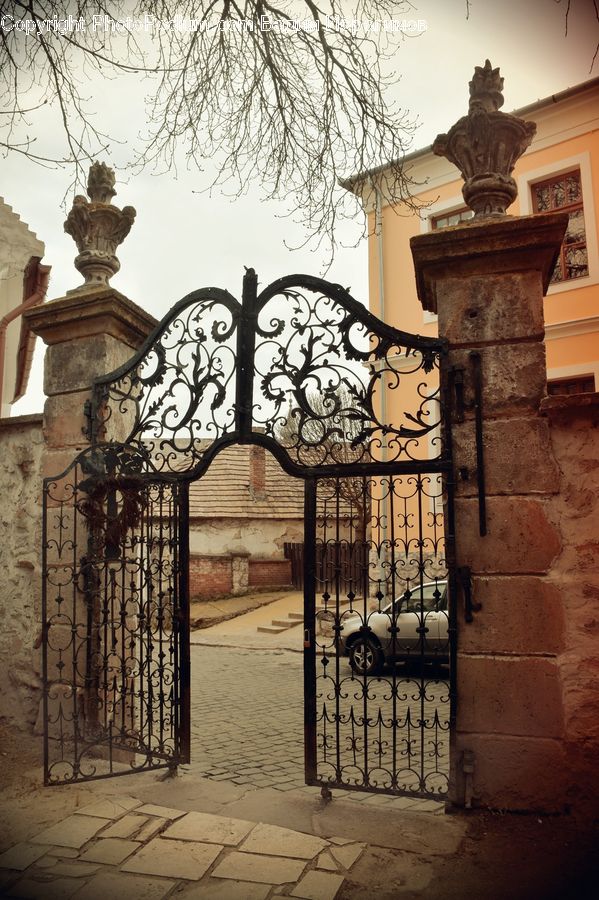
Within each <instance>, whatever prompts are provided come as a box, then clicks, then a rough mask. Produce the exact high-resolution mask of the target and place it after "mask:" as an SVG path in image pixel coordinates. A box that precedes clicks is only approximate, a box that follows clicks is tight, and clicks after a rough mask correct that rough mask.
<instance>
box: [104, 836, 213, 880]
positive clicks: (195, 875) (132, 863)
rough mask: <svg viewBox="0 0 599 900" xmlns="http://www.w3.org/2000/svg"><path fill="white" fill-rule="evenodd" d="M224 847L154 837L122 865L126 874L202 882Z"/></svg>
mask: <svg viewBox="0 0 599 900" xmlns="http://www.w3.org/2000/svg"><path fill="white" fill-rule="evenodd" d="M222 849H223V848H222V847H220V846H218V845H215V844H200V843H197V842H192V841H170V840H167V838H162V837H158V838H154V840H153V841H150V843H149V844H146V845H145V847H142V848H141V850H139V851H138V852H137V853H136V854H135V856H132V857H131V859H129V860H127V862H126V863H124V864H123V865H122V866H121V869H122V871H123V872H135V873H138V874H140V875H162V876H164V877H165V878H187V879H188V880H189V881H199V879H200V878H201V877H202V875H205V874H206V872H207V871H208V869H209V868H210V866H211V865H212V863H213V862H214V861H215V859H216V858H217V856H218V855H219V853H220V852H221V850H222Z"/></svg>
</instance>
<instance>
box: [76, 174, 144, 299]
mask: <svg viewBox="0 0 599 900" xmlns="http://www.w3.org/2000/svg"><path fill="white" fill-rule="evenodd" d="M114 184H115V177H114V171H113V170H112V169H109V168H108V166H107V165H106V164H105V163H100V162H95V163H93V165H92V166H91V167H90V170H89V176H88V179H87V195H88V197H89V201H88V200H86V198H85V197H83V196H82V195H81V194H78V195H77V196H76V197H75V198H74V200H73V207H72V209H71V211H70V212H69V214H68V216H67V220H66V222H65V223H64V230H65V231H66V232H67V234H70V235H71V237H72V238H73V240H74V241H75V243H76V244H77V249H78V250H79V255H78V256H76V257H75V268H76V269H78V271H79V272H81V274H82V275H83V277H84V278H85V281H84V283H83V284H82V285H80V286H79V287H78V288H75V290H77V291H81V290H84V289H89V288H93V287H97V288H102V287H107V286H108V282H109V280H110V278H111V277H112V276H113V275H115V274H116V272H118V271H119V269H120V267H121V264H120V263H119V261H118V259H117V257H116V255H115V254H116V248H117V247H118V246H119V244H122V242H123V241H124V240H125V238H126V237H127V235H128V234H129V232H130V230H131V226H132V225H133V220H134V219H135V215H136V213H135V210H134V208H133V207H132V206H124V207H123V209H119V208H118V207H117V206H113V205H112V203H111V200H112V198H113V197H114V195H115V194H116V191H115V190H114Z"/></svg>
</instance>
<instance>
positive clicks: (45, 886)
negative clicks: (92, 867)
mask: <svg viewBox="0 0 599 900" xmlns="http://www.w3.org/2000/svg"><path fill="white" fill-rule="evenodd" d="M80 887H81V882H80V881H79V880H78V879H77V878H56V879H53V880H52V881H39V880H37V879H35V878H22V879H21V881H19V882H17V884H15V885H14V886H13V887H11V888H10V891H9V893H8V894H6V895H5V896H8V897H19V898H21V897H22V898H26V900H67V898H69V897H72V896H73V894H74V893H75V891H78V890H79V888H80Z"/></svg>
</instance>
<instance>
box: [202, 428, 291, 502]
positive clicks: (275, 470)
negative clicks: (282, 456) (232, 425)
mask: <svg viewBox="0 0 599 900" xmlns="http://www.w3.org/2000/svg"><path fill="white" fill-rule="evenodd" d="M251 451H252V448H251V447H249V446H247V445H235V446H233V447H227V448H225V449H224V450H221V452H220V453H219V454H218V456H216V458H215V459H214V460H213V461H212V463H211V464H210V468H209V469H208V471H207V472H206V474H205V475H203V476H202V477H201V478H199V479H198V480H197V481H194V482H193V483H192V484H191V485H190V488H189V515H190V517H191V518H192V519H198V518H234V519H240V518H241V519H250V518H252V519H256V518H258V519H302V518H303V516H304V482H303V480H302V479H301V478H293V477H292V476H291V475H287V474H286V473H285V472H284V471H283V469H282V468H281V467H280V465H279V464H278V462H277V461H276V459H275V458H274V457H273V456H272V455H271V454H270V453H269V452H268V451H267V450H262V449H261V448H257V447H254V449H253V452H254V453H256V452H263V453H264V456H265V489H264V491H257V490H255V489H254V488H253V487H252V486H251V477H250V454H251Z"/></svg>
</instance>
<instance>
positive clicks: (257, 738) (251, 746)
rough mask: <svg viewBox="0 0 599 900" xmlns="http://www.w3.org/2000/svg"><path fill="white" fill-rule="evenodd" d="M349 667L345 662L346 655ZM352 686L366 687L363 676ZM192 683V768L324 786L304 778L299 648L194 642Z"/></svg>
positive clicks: (422, 805)
mask: <svg viewBox="0 0 599 900" xmlns="http://www.w3.org/2000/svg"><path fill="white" fill-rule="evenodd" d="M202 639H205V638H204V636H203V635H202ZM343 665H345V666H346V667H347V662H346V661H345V660H344V661H343ZM347 674H348V675H349V670H348V672H347ZM353 684H354V685H355V687H356V688H358V687H360V686H361V682H360V680H355V681H354V682H353ZM371 684H372V687H370V688H369V692H370V693H374V691H375V680H374V679H373V680H372V682H371ZM378 684H379V685H380V687H381V690H380V693H381V695H382V694H385V695H387V693H388V692H386V691H385V690H383V687H385V688H386V684H387V683H386V682H384V681H383V682H379V683H378ZM191 689H192V726H191V727H192V748H191V756H192V759H191V765H190V766H189V769H190V771H191V773H192V774H194V775H198V776H202V777H207V778H210V779H212V780H214V781H228V782H233V783H235V784H237V785H247V787H248V788H257V787H259V788H262V787H270V788H275V789H276V790H278V791H292V790H301V791H304V792H307V793H312V794H318V793H319V792H320V788H314V787H307V786H306V785H305V782H304V707H303V659H302V654H301V653H294V652H290V651H289V650H277V649H259V648H257V647H254V648H251V649H250V648H241V649H236V648H234V647H230V646H228V647H222V646H210V645H209V644H203V645H201V646H197V645H196V646H193V647H192V685H191ZM441 689H443V690H445V686H444V685H441V686H440V688H439V689H438V690H439V691H440V690H441ZM438 695H439V694H437V696H438ZM375 703H376V701H374V702H373V706H372V713H373V714H374V716H375V717H376V714H377V712H378V708H379V706H378V704H377V705H376V708H374V707H375ZM387 704H388V701H387ZM223 710H226V715H224V714H223ZM341 795H342V796H343V797H344V798H345V799H351V800H354V801H356V802H361V803H367V804H369V805H375V806H380V805H391V806H393V807H395V808H402V809H406V808H411V809H422V810H425V809H428V810H431V811H437V810H441V809H442V804H441V803H439V802H436V801H430V800H423V799H414V798H406V797H392V796H387V795H381V794H371V793H364V792H357V791H345V790H343V791H341V790H337V789H335V791H334V796H337V797H339V796H341Z"/></svg>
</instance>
